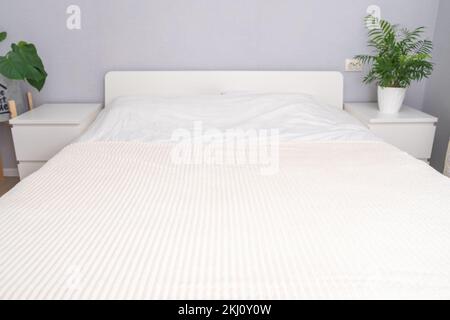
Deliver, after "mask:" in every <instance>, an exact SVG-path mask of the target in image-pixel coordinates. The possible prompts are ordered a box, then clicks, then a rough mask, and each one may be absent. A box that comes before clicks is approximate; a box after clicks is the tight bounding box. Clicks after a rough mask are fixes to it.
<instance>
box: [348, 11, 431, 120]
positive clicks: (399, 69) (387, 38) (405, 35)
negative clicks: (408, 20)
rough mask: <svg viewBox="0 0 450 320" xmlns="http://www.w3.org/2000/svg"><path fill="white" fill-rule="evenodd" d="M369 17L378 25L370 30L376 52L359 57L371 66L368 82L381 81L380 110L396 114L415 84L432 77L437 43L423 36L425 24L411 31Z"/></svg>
mask: <svg viewBox="0 0 450 320" xmlns="http://www.w3.org/2000/svg"><path fill="white" fill-rule="evenodd" d="M366 20H367V21H366V23H370V25H374V26H377V27H376V28H373V29H372V30H369V47H371V48H373V50H374V53H373V54H372V55H358V56H356V57H355V59H357V60H359V61H360V62H361V63H363V64H368V65H370V66H371V68H370V71H369V73H368V74H367V76H366V77H365V78H364V83H366V84H370V83H372V82H375V81H376V82H377V83H378V105H379V108H380V111H381V112H382V113H388V114H395V113H398V112H399V111H400V109H401V107H402V105H403V102H404V99H405V95H406V91H407V89H408V87H409V86H410V85H411V83H412V82H414V81H421V80H423V79H425V78H428V77H429V76H431V74H432V72H433V63H432V62H431V61H430V60H431V52H432V50H433V43H432V42H431V41H430V40H427V39H424V38H423V33H424V32H425V28H424V27H420V28H417V29H415V30H413V31H410V30H408V29H406V28H399V26H397V25H392V24H391V23H389V22H388V21H385V20H381V19H377V18H375V17H367V18H366Z"/></svg>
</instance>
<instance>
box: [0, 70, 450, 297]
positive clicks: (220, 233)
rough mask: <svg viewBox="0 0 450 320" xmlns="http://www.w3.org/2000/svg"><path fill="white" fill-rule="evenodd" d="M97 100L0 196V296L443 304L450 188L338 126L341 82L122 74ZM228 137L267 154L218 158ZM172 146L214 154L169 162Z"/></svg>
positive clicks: (449, 293)
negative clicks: (237, 136) (53, 151)
mask: <svg viewBox="0 0 450 320" xmlns="http://www.w3.org/2000/svg"><path fill="white" fill-rule="evenodd" d="M105 92H106V96H105V102H106V107H105V110H103V111H102V113H101V115H100V116H99V118H98V119H97V120H96V121H95V122H94V124H93V125H92V127H91V128H90V129H89V130H88V131H87V132H86V133H85V135H83V136H82V137H81V138H80V139H79V140H78V141H76V142H74V143H73V144H71V145H70V146H68V147H67V148H65V149H64V150H63V151H62V152H60V153H59V154H58V155H57V156H55V157H54V158H53V159H51V160H50V161H49V162H48V163H47V164H46V165H45V166H44V167H43V168H42V169H41V170H39V171H38V172H36V173H35V174H33V175H31V176H30V177H28V178H27V179H25V180H24V181H22V182H21V183H20V184H19V185H18V186H17V187H15V188H14V189H13V190H11V191H10V192H9V193H8V194H6V195H5V196H4V197H2V198H1V199H0V299H450V210H449V208H450V182H449V180H448V179H447V178H446V177H444V176H443V175H440V174H439V173H437V172H436V171H434V170H433V169H432V168H430V167H429V166H428V165H427V164H425V163H424V162H421V161H418V160H416V159H414V158H412V157H411V156H409V155H407V154H405V153H403V152H401V151H400V150H398V149H396V148H395V147H393V146H390V145H388V144H386V143H384V142H383V141H381V140H379V139H378V138H377V137H375V136H373V135H372V134H371V133H370V132H369V131H367V130H366V129H365V128H364V127H363V126H362V125H361V124H359V123H358V122H357V121H356V120H354V119H352V118H351V117H350V116H349V115H347V114H346V113H345V112H344V111H342V105H343V101H342V99H343V98H342V97H343V79H342V76H341V75H340V74H339V73H334V72H113V73H109V74H108V75H107V77H106V82H105ZM196 125H201V126H202V127H201V130H202V132H203V133H205V134H202V135H198V136H195V135H193V132H195V130H196V129H198V128H196ZM233 128H238V129H239V130H240V131H239V132H244V133H247V135H245V139H247V140H246V141H252V142H255V141H256V144H252V143H248V144H239V143H235V144H233V146H234V149H233V150H234V151H235V152H236V151H239V152H240V151H242V152H243V153H242V154H244V155H247V156H249V155H250V154H251V152H252V151H254V150H255V149H257V151H258V152H261V150H264V152H266V153H267V154H269V156H268V157H266V158H261V157H260V158H258V157H257V159H259V160H258V161H241V162H239V161H237V160H236V158H234V159H233V161H231V160H230V161H224V159H225V158H224V154H220V153H218V152H217V151H218V150H223V149H220V148H223V146H226V145H229V144H228V143H229V142H230V141H231V140H230V139H229V137H228V136H226V135H225V136H223V135H222V136H220V134H221V133H223V132H226V131H227V130H230V129H233ZM273 128H276V130H275V131H267V130H268V129H273ZM252 130H255V131H254V132H256V133H257V134H258V133H261V132H264V134H263V135H262V136H258V135H257V136H256V140H251V139H249V135H248V132H252ZM174 132H175V133H178V134H175V136H176V137H175V138H176V139H173V138H174ZM183 134H184V136H183ZM271 134H272V135H273V136H271ZM267 136H269V137H273V138H274V139H273V140H270V139H268V140H267V139H266V138H267ZM180 137H184V138H186V137H188V138H189V143H181V145H183V146H185V147H186V145H188V146H189V147H196V146H203V147H204V146H205V144H207V145H208V146H209V147H211V146H214V149H211V148H206V149H195V150H197V151H198V150H201V154H202V156H201V157H200V158H195V157H193V154H195V152H194V153H193V154H189V155H190V157H175V158H174V149H175V147H176V146H180ZM220 137H221V138H220ZM224 137H225V138H224ZM261 137H263V138H264V139H266V140H264V142H265V143H264V144H263V145H264V146H265V147H272V146H273V145H275V146H276V148H272V149H270V148H268V149H264V148H263V149H260V148H261V143H260V142H261V141H262V140H261V139H263V138H261ZM219 138H220V139H219ZM205 139H206V140H205ZM211 141H215V143H212V142H211ZM267 141H269V143H267ZM183 150H184V149H183ZM205 150H207V151H205ZM211 150H212V151H213V152H211ZM205 152H206V153H205ZM205 154H208V155H209V157H203V156H204V155H205ZM218 154H219V156H218ZM177 155H178V156H179V153H177ZM211 155H213V156H211ZM258 155H260V153H258ZM218 159H222V161H216V160H218ZM261 159H263V160H264V161H262V160H261ZM228 160H229V159H228ZM244 160H245V156H244ZM247 160H248V159H247ZM268 168H269V169H271V170H267V169H268Z"/></svg>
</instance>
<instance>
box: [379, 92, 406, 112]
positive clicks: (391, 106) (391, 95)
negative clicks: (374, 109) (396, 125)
mask: <svg viewBox="0 0 450 320" xmlns="http://www.w3.org/2000/svg"><path fill="white" fill-rule="evenodd" d="M406 91H407V89H406V88H383V87H380V86H379V87H378V107H379V108H380V112H381V113H386V114H396V113H398V112H399V111H400V109H401V108H402V106H403V102H404V101H405V96H406Z"/></svg>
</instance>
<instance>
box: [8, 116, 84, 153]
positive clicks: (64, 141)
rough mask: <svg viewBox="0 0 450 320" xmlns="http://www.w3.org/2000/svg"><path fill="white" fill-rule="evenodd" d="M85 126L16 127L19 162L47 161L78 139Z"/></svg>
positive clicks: (15, 142) (15, 139)
mask: <svg viewBox="0 0 450 320" xmlns="http://www.w3.org/2000/svg"><path fill="white" fill-rule="evenodd" d="M84 129H85V126H76V125H73V126H57V125H55V126H14V127H13V128H12V135H13V140H14V145H15V148H16V157H17V161H19V162H21V161H47V160H50V159H51V158H52V157H53V156H54V155H56V154H57V153H58V152H59V151H60V150H61V149H63V148H64V147H65V146H67V145H68V144H70V143H71V142H72V141H73V140H75V139H76V138H78V137H79V136H80V135H81V134H82V133H83V131H84Z"/></svg>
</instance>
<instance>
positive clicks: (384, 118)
mask: <svg viewBox="0 0 450 320" xmlns="http://www.w3.org/2000/svg"><path fill="white" fill-rule="evenodd" d="M344 108H345V110H346V111H347V112H349V113H350V114H352V115H353V116H354V117H355V118H357V119H358V120H359V121H361V122H362V123H363V124H364V125H365V126H366V127H368V128H369V129H370V130H371V131H372V132H373V133H374V134H376V135H377V136H379V137H380V138H382V139H383V140H384V141H386V142H388V143H390V144H392V145H394V146H396V147H398V148H399V149H401V150H403V151H405V152H407V153H409V154H410V155H412V156H414V157H415V158H417V159H420V160H424V161H427V162H428V161H429V159H430V158H431V152H432V149H433V142H434V136H435V133H436V123H437V122H438V119H437V118H436V117H433V116H431V115H428V114H426V113H424V112H421V111H419V110H416V109H413V108H411V107H408V106H403V108H402V109H401V110H400V112H399V113H398V114H392V115H389V114H383V113H381V112H380V111H379V109H378V105H377V103H346V104H345V105H344Z"/></svg>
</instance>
